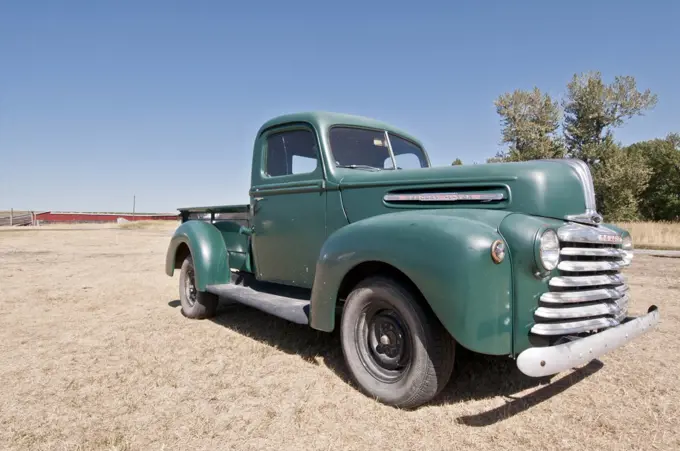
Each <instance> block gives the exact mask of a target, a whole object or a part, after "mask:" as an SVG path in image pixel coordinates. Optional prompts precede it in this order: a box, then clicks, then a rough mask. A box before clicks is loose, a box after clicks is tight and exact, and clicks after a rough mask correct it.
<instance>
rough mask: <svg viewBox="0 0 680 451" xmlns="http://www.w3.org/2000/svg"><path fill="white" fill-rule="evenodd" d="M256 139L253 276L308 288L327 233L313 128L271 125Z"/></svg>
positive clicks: (252, 202) (252, 191)
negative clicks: (258, 156) (257, 166)
mask: <svg viewBox="0 0 680 451" xmlns="http://www.w3.org/2000/svg"><path fill="white" fill-rule="evenodd" d="M258 142H259V145H260V146H261V149H260V150H261V156H262V158H261V160H260V162H261V164H262V166H261V168H262V169H261V170H260V171H254V173H253V176H254V177H253V181H254V186H253V187H252V188H251V194H250V195H251V205H252V215H253V216H252V220H253V235H252V238H253V253H254V256H255V268H256V276H257V278H258V279H260V280H266V281H269V282H278V283H284V284H287V285H294V286H299V287H305V288H311V287H312V283H313V281H314V273H315V269H316V261H317V259H318V257H319V251H320V250H321V246H322V245H323V242H324V240H325V238H326V193H325V191H324V188H323V187H324V184H323V168H322V163H321V161H320V154H319V145H318V142H317V137H316V134H315V133H314V130H313V129H311V128H310V127H308V126H304V125H296V126H291V127H283V128H277V129H275V130H272V131H270V132H268V133H267V134H266V135H265V136H263V137H262V139H260V140H259V141H258ZM255 182H258V183H257V184H255Z"/></svg>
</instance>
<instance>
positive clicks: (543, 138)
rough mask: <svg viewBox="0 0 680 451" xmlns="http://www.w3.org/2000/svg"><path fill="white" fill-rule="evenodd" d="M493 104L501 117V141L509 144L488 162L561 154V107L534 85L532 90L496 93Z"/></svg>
mask: <svg viewBox="0 0 680 451" xmlns="http://www.w3.org/2000/svg"><path fill="white" fill-rule="evenodd" d="M494 105H495V106H496V112H497V113H498V114H499V115H500V116H501V124H502V127H503V129H502V142H503V143H506V144H509V147H508V149H507V151H502V152H499V153H498V154H497V155H496V157H495V158H491V159H489V160H488V161H489V162H492V161H494V162H495V161H526V160H534V159H542V158H562V157H563V156H564V146H563V144H562V142H561V139H560V138H559V136H558V133H557V132H558V129H559V126H560V116H561V114H560V108H559V104H558V102H556V101H553V100H552V98H551V97H550V95H548V94H544V93H542V92H541V90H540V89H538V88H537V87H535V88H534V89H533V90H532V91H522V90H515V91H513V92H512V93H505V94H503V95H501V96H499V97H498V98H497V99H496V101H495V102H494Z"/></svg>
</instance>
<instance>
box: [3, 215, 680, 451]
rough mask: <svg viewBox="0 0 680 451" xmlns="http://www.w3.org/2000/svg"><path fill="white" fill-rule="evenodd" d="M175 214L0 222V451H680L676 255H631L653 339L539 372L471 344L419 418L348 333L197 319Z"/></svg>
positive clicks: (226, 316)
mask: <svg viewBox="0 0 680 451" xmlns="http://www.w3.org/2000/svg"><path fill="white" fill-rule="evenodd" d="M173 226H174V224H164V225H153V226H152V225H149V226H145V227H139V228H136V226H135V227H132V226H128V227H125V228H121V227H116V226H85V225H80V226H72V227H56V226H54V227H42V228H40V229H39V230H35V229H27V228H22V229H0V309H1V311H2V316H0V381H2V383H1V384H0V449H3V450H4V449H10V450H15V449H16V450H19V449H21V450H24V449H26V450H43V449H57V450H59V449H69V450H100V449H101V450H133V449H134V450H168V449H173V450H174V449H177V450H188V449H192V450H193V449H252V450H268V449H271V450H274V449H277V450H278V449H300V450H308V449H319V450H330V449H332V450H345V449H352V450H365V449H382V450H385V449H408V450H426V449H427V450H436V449H446V450H462V449H493V450H497V449H513V450H514V449H572V450H579V451H580V450H583V449H608V450H609V449H616V450H632V449H649V450H656V449H664V450H673V449H674V450H677V449H680V430H679V429H678V425H679V424H680V384H678V374H680V361H679V360H678V356H679V355H680V337H679V335H678V334H679V333H678V330H680V305H679V303H678V300H679V298H680V259H675V258H661V257H655V256H651V255H638V256H636V257H635V260H634V263H633V267H632V268H630V269H629V270H627V275H628V279H629V282H630V284H631V289H632V294H633V302H632V307H631V309H632V312H633V313H634V314H639V313H643V312H644V311H645V310H646V308H647V306H648V305H649V304H651V303H655V304H657V305H658V306H659V307H660V309H661V315H662V322H661V324H660V326H659V327H658V328H657V329H656V330H655V331H653V332H651V333H649V334H647V335H644V336H642V337H640V338H639V339H637V340H636V341H635V342H633V343H630V344H628V345H626V346H625V347H623V348H621V349H618V350H616V351H615V352H613V353H611V354H609V355H606V356H604V357H603V358H602V359H601V361H594V362H593V363H591V364H589V365H587V366H585V367H583V368H580V369H577V370H574V371H571V372H568V373H564V374H560V375H557V376H554V377H552V378H551V380H550V381H545V380H542V381H537V380H532V379H529V378H526V377H523V376H522V375H521V374H520V373H519V372H518V371H517V370H516V369H515V368H514V365H513V362H512V361H511V360H509V359H507V358H488V357H483V356H479V355H475V354H472V353H469V352H464V351H462V350H459V352H458V355H457V362H456V365H457V366H456V369H455V373H454V379H452V381H451V383H450V384H449V385H448V387H447V388H446V389H445V391H444V393H443V394H442V395H441V396H440V397H439V398H437V399H436V400H435V401H434V402H433V403H431V404H429V405H426V406H424V407H421V408H419V409H417V410H413V411H403V410H398V409H394V408H390V407H387V406H384V405H382V404H379V403H376V402H374V401H373V400H371V399H368V398H366V397H365V396H363V395H362V394H360V393H359V392H358V391H357V390H356V389H354V388H353V387H352V386H351V384H350V383H349V382H348V377H347V373H346V371H345V367H344V363H343V358H342V353H341V351H340V347H339V340H338V337H337V334H331V335H326V334H323V333H317V332H314V331H312V330H310V329H307V328H305V327H302V326H298V325H294V324H289V323H286V322H285V321H283V320H279V319H277V318H274V317H270V316H267V315H265V314H264V313H260V312H258V311H256V310H252V309H249V308H247V307H244V306H239V305H222V306H221V307H220V311H219V316H218V317H217V318H216V319H214V320H205V321H192V320H188V319H186V318H184V317H183V316H182V315H181V313H180V311H179V307H178V304H179V302H178V300H177V299H178V290H177V277H176V276H175V278H174V279H171V278H169V277H167V276H165V274H164V272H163V265H164V258H165V249H166V246H167V243H168V240H169V237H170V232H171V230H172V227H173Z"/></svg>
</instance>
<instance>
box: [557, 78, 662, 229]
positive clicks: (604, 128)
mask: <svg viewBox="0 0 680 451" xmlns="http://www.w3.org/2000/svg"><path fill="white" fill-rule="evenodd" d="M656 102H657V96H656V94H652V93H651V92H650V91H649V89H647V90H645V91H644V92H640V91H639V90H638V89H637V84H636V81H635V78H634V77H631V76H617V77H615V78H614V81H613V82H612V83H611V84H606V83H605V82H603V80H602V75H601V74H600V72H589V73H585V74H575V75H574V76H573V78H572V80H571V81H570V82H569V84H568V85H567V94H566V97H565V99H564V101H563V103H562V106H563V108H564V126H563V128H564V137H565V143H566V146H567V155H568V156H570V157H572V158H579V159H581V160H583V161H585V162H586V163H587V164H588V165H589V166H590V169H591V171H592V173H593V179H594V182H595V192H596V197H597V203H598V209H599V210H600V212H601V213H602V214H603V215H605V217H606V218H607V220H610V221H614V220H633V219H636V218H638V217H639V203H640V200H641V197H642V195H643V192H644V191H645V190H646V189H647V184H648V181H649V179H650V176H651V172H652V171H651V170H650V169H649V168H648V167H647V161H646V159H645V158H644V157H642V156H641V155H639V154H638V153H635V152H627V151H626V150H624V149H622V148H621V147H620V146H619V145H617V144H616V143H615V142H614V137H613V129H614V128H616V127H620V126H621V125H623V124H624V123H625V121H626V120H627V119H630V118H632V117H634V116H640V115H643V114H644V112H645V110H648V109H651V108H653V107H654V106H655V105H656Z"/></svg>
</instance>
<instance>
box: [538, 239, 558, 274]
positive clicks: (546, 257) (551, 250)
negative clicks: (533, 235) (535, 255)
mask: <svg viewBox="0 0 680 451" xmlns="http://www.w3.org/2000/svg"><path fill="white" fill-rule="evenodd" d="M540 240H541V244H540V247H539V257H540V260H541V264H542V265H543V268H544V269H546V270H547V271H552V270H553V269H555V268H556V267H557V263H558V262H559V261H560V240H559V239H558V238H557V234H556V233H555V231H554V230H551V229H548V230H546V231H545V232H543V235H541V238H540Z"/></svg>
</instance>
